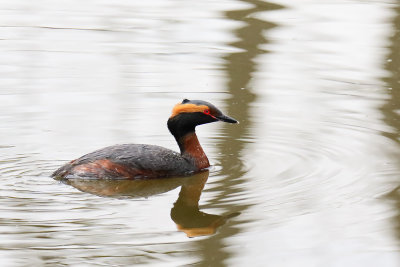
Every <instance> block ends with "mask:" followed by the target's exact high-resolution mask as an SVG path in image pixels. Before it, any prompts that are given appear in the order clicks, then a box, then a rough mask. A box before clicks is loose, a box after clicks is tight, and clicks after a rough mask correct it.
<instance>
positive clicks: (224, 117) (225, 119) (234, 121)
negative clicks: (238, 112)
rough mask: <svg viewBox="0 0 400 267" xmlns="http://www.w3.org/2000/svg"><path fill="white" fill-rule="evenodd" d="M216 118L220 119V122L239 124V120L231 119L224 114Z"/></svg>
mask: <svg viewBox="0 0 400 267" xmlns="http://www.w3.org/2000/svg"><path fill="white" fill-rule="evenodd" d="M216 118H217V119H218V120H220V121H223V122H228V123H239V122H238V121H237V120H235V119H234V118H231V117H229V116H226V115H224V114H221V115H219V116H216Z"/></svg>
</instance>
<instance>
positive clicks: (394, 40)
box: [382, 1, 400, 241]
mask: <svg viewBox="0 0 400 267" xmlns="http://www.w3.org/2000/svg"><path fill="white" fill-rule="evenodd" d="M398 3H399V5H398V6H395V7H394V10H395V14H396V15H395V17H394V18H393V21H392V24H393V35H392V37H391V38H390V46H389V49H390V53H389V55H388V58H387V64H386V69H387V70H388V71H389V77H388V78H386V79H384V80H385V82H386V83H387V87H388V89H389V92H388V95H389V96H390V98H389V99H388V100H387V102H386V104H385V105H384V106H383V107H382V112H383V114H384V115H385V117H384V121H385V122H386V123H387V124H388V125H390V126H392V127H393V129H394V131H392V132H385V133H383V134H384V135H386V136H388V137H389V138H391V139H392V140H393V141H395V142H396V143H397V144H398V145H400V114H399V110H400V42H399V40H400V1H398ZM398 165H400V162H398ZM387 197H388V199H390V200H392V201H394V202H395V209H396V211H397V215H396V216H395V217H394V220H393V222H394V224H395V229H396V232H397V239H398V240H399V241H400V186H398V187H396V188H395V189H394V190H392V191H391V192H390V193H389V194H388V195H387Z"/></svg>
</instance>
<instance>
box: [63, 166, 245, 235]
mask: <svg viewBox="0 0 400 267" xmlns="http://www.w3.org/2000/svg"><path fill="white" fill-rule="evenodd" d="M208 176H209V172H208V171H204V172H201V173H198V174H195V175H193V176H190V177H177V178H164V179H148V180H90V179H62V180H61V181H62V182H63V183H65V184H68V185H71V186H73V187H75V188H76V189H78V190H80V191H82V192H87V193H90V194H94V195H97V196H101V197H112V198H119V199H127V198H128V199H134V198H143V197H150V196H153V195H158V194H161V193H165V192H168V191H170V190H173V189H175V188H177V187H179V186H180V187H181V190H180V192H179V197H178V199H177V201H176V202H175V203H174V206H173V207H172V209H171V219H172V220H173V221H174V222H175V224H176V226H177V229H178V230H179V231H181V232H184V233H185V234H186V235H187V236H188V237H197V236H205V235H212V234H214V233H215V232H216V231H217V229H218V228H219V227H220V226H222V225H223V224H225V223H226V221H227V219H229V218H232V217H234V216H237V215H238V213H232V214H228V215H215V214H208V213H205V212H202V211H200V208H199V200H200V196H201V192H202V191H203V188H204V185H205V183H206V182H207V179H208Z"/></svg>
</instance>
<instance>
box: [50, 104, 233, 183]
mask: <svg viewBox="0 0 400 267" xmlns="http://www.w3.org/2000/svg"><path fill="white" fill-rule="evenodd" d="M216 121H222V122H227V123H239V122H238V121H237V120H235V119H234V118H231V117H229V116H227V115H224V114H223V113H222V112H221V111H220V110H219V109H218V108H217V107H215V106H214V105H213V104H211V103H209V102H206V101H203V100H188V99H184V100H183V101H182V102H181V103H178V104H176V105H175V106H174V107H173V109H172V114H171V116H170V117H169V119H168V122H167V125H168V129H169V131H170V133H171V134H172V135H173V136H174V137H175V140H176V142H177V143H178V146H179V149H180V153H178V152H175V151H173V150H170V149H167V148H164V147H161V146H157V145H148V144H120V145H113V146H108V147H105V148H102V149H99V150H96V151H94V152H91V153H89V154H86V155H84V156H82V157H80V158H78V159H75V160H72V161H71V162H69V163H67V164H65V165H64V166H62V167H60V168H59V169H57V170H56V171H55V172H54V173H53V174H52V176H53V177H54V178H60V179H72V178H92V179H146V178H159V177H170V176H187V175H190V174H194V173H197V172H200V171H203V170H206V169H208V168H209V167H210V163H209V161H208V158H207V156H206V154H205V153H204V150H203V148H202V147H201V145H200V143H199V140H198V138H197V135H196V131H195V128H196V126H197V125H202V124H206V123H211V122H216Z"/></svg>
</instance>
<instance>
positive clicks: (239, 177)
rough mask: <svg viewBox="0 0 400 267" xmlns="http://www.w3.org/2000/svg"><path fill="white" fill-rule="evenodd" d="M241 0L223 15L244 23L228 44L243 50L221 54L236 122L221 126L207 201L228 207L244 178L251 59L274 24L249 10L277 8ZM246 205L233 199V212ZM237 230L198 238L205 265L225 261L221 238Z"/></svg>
mask: <svg viewBox="0 0 400 267" xmlns="http://www.w3.org/2000/svg"><path fill="white" fill-rule="evenodd" d="M242 2H244V3H246V4H251V7H250V8H246V9H242V10H234V11H227V12H226V13H225V16H226V17H227V18H228V19H229V20H232V21H238V22H242V23H245V25H244V26H243V27H241V28H239V29H237V30H235V32H234V33H235V36H236V37H238V39H239V40H238V41H237V42H234V43H231V44H230V45H231V46H232V47H236V48H239V49H240V50H242V51H243V52H240V53H232V54H228V55H227V56H225V57H224V59H225V61H226V67H225V68H226V72H227V74H228V78H229V80H228V84H227V86H228V90H229V93H230V95H231V98H230V99H227V100H226V101H227V103H226V106H227V113H228V114H232V116H233V117H235V118H237V119H238V120H239V121H240V124H239V125H238V127H235V129H230V128H229V127H225V128H224V134H223V135H224V136H230V137H232V138H229V140H228V139H226V140H225V139H224V140H222V141H221V142H220V143H219V144H218V149H219V151H220V155H222V157H220V158H219V159H218V160H219V161H220V162H221V165H222V166H224V168H223V169H222V171H221V176H222V177H223V179H222V180H221V181H219V182H218V184H217V185H216V187H214V188H213V191H216V192H217V193H218V194H217V195H216V197H215V198H214V199H212V200H211V201H210V202H211V205H218V206H220V207H225V208H226V209H229V210H231V209H232V202H230V203H227V202H226V199H227V198H228V197H229V196H235V195H238V194H240V193H241V191H242V190H243V189H242V188H243V187H241V186H240V185H241V184H242V183H244V182H245V179H244V174H245V172H246V170H245V167H244V164H243V162H242V159H241V157H240V156H241V153H242V150H243V149H244V148H245V146H246V142H243V139H245V138H246V137H247V136H248V135H249V129H251V115H250V106H251V103H253V102H254V101H255V99H256V95H255V94H254V93H253V92H252V91H251V89H250V88H249V87H251V79H252V73H253V72H254V71H255V70H256V64H255V59H256V58H257V57H258V56H260V55H262V54H264V53H265V52H266V51H263V50H261V49H259V47H260V46H261V45H263V44H266V43H267V42H268V40H267V39H266V38H265V37H264V36H265V31H267V30H269V29H271V28H273V27H274V24H272V23H269V22H267V21H264V20H260V19H257V18H256V17H253V16H252V14H256V13H258V12H263V11H269V10H275V9H277V8H281V7H280V6H278V5H276V4H271V3H267V2H264V1H257V0H245V1H242ZM228 155H229V156H228ZM247 208H249V207H248V205H246V204H244V203H242V202H237V203H235V211H236V212H242V211H244V210H246V209H247ZM239 231H240V230H239V229H238V228H237V227H235V226H229V225H228V227H226V228H224V231H221V233H220V234H219V235H218V236H214V237H211V238H209V239H204V240H200V241H199V244H198V245H199V246H200V248H199V251H202V252H203V253H204V255H203V263H204V264H205V265H209V266H223V265H225V264H226V260H227V259H229V258H230V253H229V252H228V251H227V250H226V249H224V239H226V238H227V237H230V236H234V235H236V234H238V233H239Z"/></svg>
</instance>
